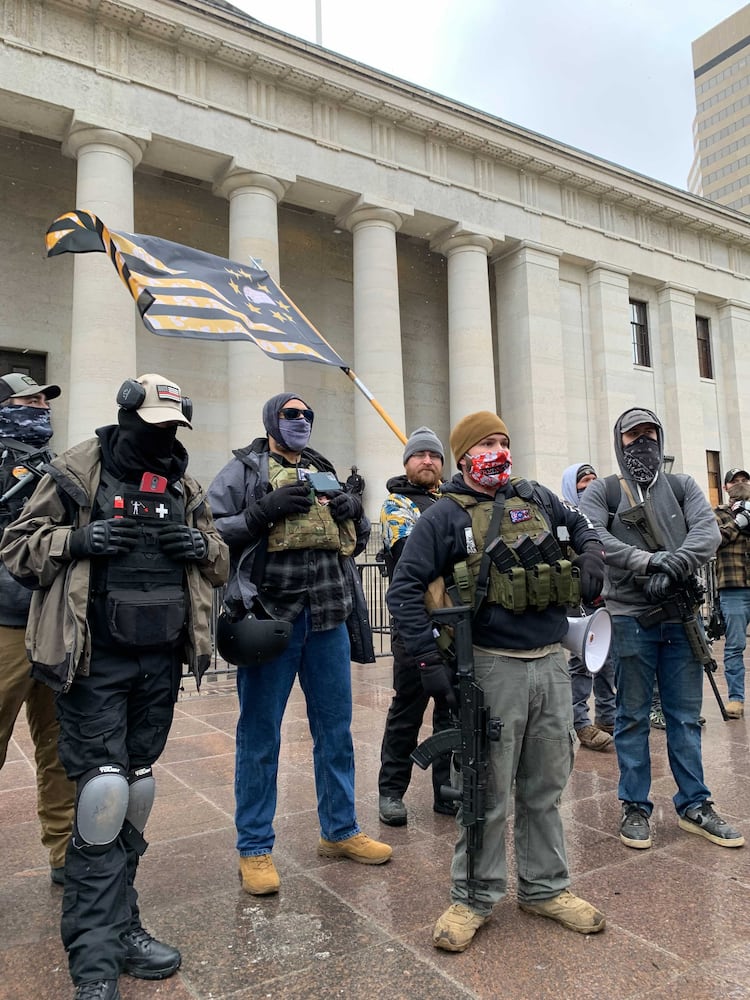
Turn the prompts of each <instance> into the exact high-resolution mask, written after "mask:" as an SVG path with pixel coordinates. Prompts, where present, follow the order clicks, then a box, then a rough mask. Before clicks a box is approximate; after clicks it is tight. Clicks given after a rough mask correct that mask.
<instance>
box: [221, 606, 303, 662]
mask: <svg viewBox="0 0 750 1000" xmlns="http://www.w3.org/2000/svg"><path fill="white" fill-rule="evenodd" d="M291 635H292V623H291V622H285V621H278V620H277V619H274V618H258V617H257V615H255V614H253V612H252V611H249V612H248V613H247V614H246V615H244V616H243V617H242V618H239V619H238V620H237V621H232V620H231V618H230V617H229V616H228V615H227V614H226V613H225V612H224V611H222V613H221V614H220V615H219V620H218V621H217V623H216V648H217V649H218V651H219V655H220V656H221V657H223V658H224V659H225V660H226V661H227V663H233V664H234V665H235V666H240V667H242V666H257V665H258V664H260V663H265V662H266V661H267V660H272V659H273V658H274V657H275V656H278V655H279V653H283V651H284V650H285V649H286V647H287V646H288V644H289V639H290V638H291Z"/></svg>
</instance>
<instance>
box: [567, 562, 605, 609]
mask: <svg viewBox="0 0 750 1000" xmlns="http://www.w3.org/2000/svg"><path fill="white" fill-rule="evenodd" d="M573 565H574V566H577V567H578V569H579V571H580V573H581V600H582V601H583V603H584V604H593V603H594V601H595V600H596V599H597V597H598V596H599V594H601V592H602V587H603V586H604V553H603V552H602V550H601V549H600V548H590V549H587V550H586V551H585V552H582V553H581V554H580V555H579V556H576V557H575V559H573Z"/></svg>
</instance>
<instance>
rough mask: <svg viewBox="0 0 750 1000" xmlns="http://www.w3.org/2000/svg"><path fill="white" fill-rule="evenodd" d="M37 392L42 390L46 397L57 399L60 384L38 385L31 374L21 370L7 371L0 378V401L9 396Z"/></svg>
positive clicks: (27, 394) (31, 394)
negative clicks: (25, 373)
mask: <svg viewBox="0 0 750 1000" xmlns="http://www.w3.org/2000/svg"><path fill="white" fill-rule="evenodd" d="M38 392H43V393H44V395H45V396H46V397H47V399H57V397H58V396H59V395H60V386H59V385H39V383H38V382H37V381H36V380H35V379H33V378H32V377H31V375H24V374H23V373H22V372H9V373H8V374H7V375H3V376H2V378H0V403H4V402H5V400H6V399H10V398H11V396H36V394H37V393H38Z"/></svg>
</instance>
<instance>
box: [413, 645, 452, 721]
mask: <svg viewBox="0 0 750 1000" xmlns="http://www.w3.org/2000/svg"><path fill="white" fill-rule="evenodd" d="M414 659H415V661H416V664H417V667H418V668H419V676H420V677H421V679H422V688H423V689H424V691H425V693H426V694H429V695H432V697H433V698H434V699H435V701H440V702H443V703H444V704H446V705H447V706H448V707H449V708H455V707H456V692H455V691H454V690H453V671H452V670H451V668H450V666H449V665H448V664H447V663H446V662H445V660H444V659H443V657H442V656H441V655H440V653H439V652H438V651H437V650H436V649H431V650H430V651H429V652H428V653H425V654H424V655H423V656H415V657H414Z"/></svg>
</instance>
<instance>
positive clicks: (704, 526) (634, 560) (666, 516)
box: [580, 408, 721, 616]
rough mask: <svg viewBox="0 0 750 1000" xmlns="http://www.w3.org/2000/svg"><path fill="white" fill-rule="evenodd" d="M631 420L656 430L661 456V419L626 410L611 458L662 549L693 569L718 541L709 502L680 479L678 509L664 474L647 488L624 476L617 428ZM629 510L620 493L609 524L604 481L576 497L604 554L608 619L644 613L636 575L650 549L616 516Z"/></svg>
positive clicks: (640, 572)
mask: <svg viewBox="0 0 750 1000" xmlns="http://www.w3.org/2000/svg"><path fill="white" fill-rule="evenodd" d="M634 418H638V420H639V422H643V423H646V422H647V423H653V424H655V425H656V428H657V432H658V443H659V451H660V453H661V454H662V455H663V450H664V430H663V428H662V425H661V421H660V420H659V418H658V417H657V416H656V414H655V413H653V412H652V411H651V410H646V409H642V408H634V409H631V410H626V411H625V413H623V414H621V416H620V417H619V418H618V419H617V421H616V423H615V427H614V443H615V454H616V455H617V461H618V464H619V466H620V475H621V476H622V478H623V479H625V481H626V482H627V484H628V486H629V488H630V490H631V492H632V494H633V498H634V500H635V502H636V503H638V502H639V501H641V500H643V501H645V502H646V504H647V506H648V508H649V510H650V513H651V517H652V520H653V522H654V523H655V525H656V527H657V528H658V531H659V533H660V535H661V541H662V545H663V547H664V548H665V549H667V550H668V551H670V552H679V553H680V554H681V555H683V556H685V558H686V559H687V561H688V563H689V565H690V569H691V571H695V570H697V569H698V568H699V567H701V566H703V565H705V563H707V562H708V561H709V559H711V558H712V556H713V555H714V553H715V552H716V549H717V547H718V544H719V542H720V540H721V534H720V532H719V526H718V524H717V523H716V517H715V516H714V512H713V510H712V509H711V507H710V505H709V503H708V500H707V499H706V497H705V495H704V494H703V491H702V490H701V488H700V486H699V485H698V483H697V482H696V481H695V480H694V479H693V478H692V476H687V475H680V476H679V479H680V481H681V483H682V485H683V488H684V494H685V495H684V499H683V504H682V508H680V504H679V501H678V500H677V497H675V495H674V493H673V492H672V487H671V486H670V485H669V481H668V479H667V478H666V476H665V475H664V474H663V473H662V472H661V471H659V472H657V473H656V475H655V476H654V478H653V479H652V480H651V482H650V483H648V484H647V485H645V486H643V485H639V484H638V483H636V481H635V480H634V479H632V477H631V476H630V475H629V473H628V470H627V466H626V465H625V460H624V452H623V447H622V425H623V423H625V422H627V424H628V425H629V426H633V420H634ZM630 507H631V503H630V500H629V499H628V497H627V495H626V493H625V491H624V490H623V489H621V491H620V502H619V504H618V507H617V513H616V514H615V516H614V517H613V519H612V524H611V525H610V524H609V521H610V512H609V509H608V506H607V484H606V479H597V480H596V481H595V482H593V483H591V484H590V485H589V486H588V487H587V489H586V491H585V492H584V494H583V495H582V497H581V501H580V508H581V511H582V512H583V513H584V514H586V515H587V516H588V518H589V519H590V520H591V522H592V524H593V525H594V527H595V528H596V531H597V534H598V535H599V538H600V539H601V540H602V543H603V545H604V549H605V552H606V553H607V576H606V579H605V581H604V590H603V591H602V596H603V597H604V600H605V602H606V605H607V609H608V611H610V612H611V613H612V614H613V615H631V616H637V615H640V614H641V613H642V612H643V611H645V610H646V609H647V608H648V607H649V606H650V602H649V601H648V600H647V599H646V595H645V593H644V590H643V587H642V586H641V585H640V584H639V583H637V582H636V577H638V576H646V575H647V567H648V563H649V559H650V558H651V554H652V550H650V549H649V548H648V547H647V545H646V543H645V541H644V540H643V538H642V536H641V534H640V532H639V531H638V530H637V528H635V527H633V526H631V525H628V524H625V523H623V521H622V520H621V518H620V516H619V515H620V513H621V512H623V511H627V510H629V509H630Z"/></svg>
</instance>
